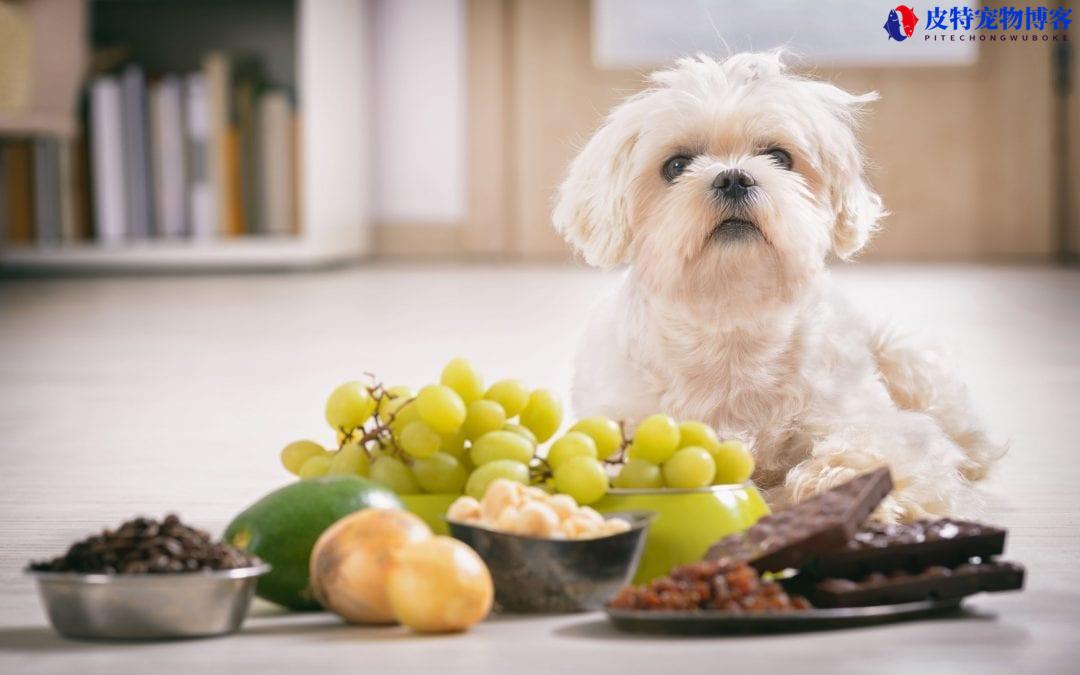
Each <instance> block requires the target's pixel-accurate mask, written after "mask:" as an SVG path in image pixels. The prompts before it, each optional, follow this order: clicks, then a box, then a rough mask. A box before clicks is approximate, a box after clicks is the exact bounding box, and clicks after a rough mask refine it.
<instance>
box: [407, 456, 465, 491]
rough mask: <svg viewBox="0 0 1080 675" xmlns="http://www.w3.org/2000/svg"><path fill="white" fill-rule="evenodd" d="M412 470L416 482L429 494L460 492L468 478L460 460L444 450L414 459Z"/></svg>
mask: <svg viewBox="0 0 1080 675" xmlns="http://www.w3.org/2000/svg"><path fill="white" fill-rule="evenodd" d="M412 470H413V474H414V475H415V476H416V482H417V483H419V484H420V487H421V488H423V490H424V492H429V493H431V494H460V493H461V491H462V489H464V487H465V481H466V480H468V478H469V474H468V473H466V472H465V468H464V467H463V466H461V462H459V461H458V460H457V458H455V457H453V456H452V455H448V454H446V453H445V452H436V453H435V454H434V455H432V456H431V457H425V458H424V459H418V460H416V461H415V462H413V467H412Z"/></svg>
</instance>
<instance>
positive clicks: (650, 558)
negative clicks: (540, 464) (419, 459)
mask: <svg viewBox="0 0 1080 675" xmlns="http://www.w3.org/2000/svg"><path fill="white" fill-rule="evenodd" d="M406 504H408V502H407V501H406ZM592 506H593V508H595V509H596V510H597V511H599V512H600V513H612V512H615V511H652V512H653V513H655V514H656V518H655V520H653V522H652V525H651V526H650V527H649V533H648V537H647V538H646V540H645V553H644V555H642V557H641V564H640V565H639V566H638V569H637V573H636V574H635V575H634V583H635V584H640V583H644V582H646V581H649V580H650V579H655V578H656V577H659V576H663V575H665V574H667V573H668V572H669V571H671V568H673V567H676V566H678V565H685V564H686V563H690V562H695V561H697V560H701V558H702V556H704V555H705V552H706V551H707V550H709V547H710V546H712V545H713V544H714V543H716V541H717V540H718V539H720V538H721V537H725V536H727V535H729V534H732V533H733V532H740V531H742V530H745V529H746V528H748V527H750V526H751V525H753V524H754V523H755V522H757V520H758V518H761V517H762V516H764V515H765V514H767V513H769V507H768V506H766V504H765V500H764V499H762V497H761V493H759V492H758V490H757V488H756V487H754V485H753V484H752V483H749V482H746V483H743V484H741V485H714V486H712V487H708V488H700V489H696V490H673V489H658V490H617V489H616V490H611V491H610V492H608V494H607V496H605V497H604V498H603V499H601V500H600V501H599V502H597V503H596V504H593V505H592Z"/></svg>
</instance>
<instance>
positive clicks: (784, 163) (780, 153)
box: [765, 148, 791, 169]
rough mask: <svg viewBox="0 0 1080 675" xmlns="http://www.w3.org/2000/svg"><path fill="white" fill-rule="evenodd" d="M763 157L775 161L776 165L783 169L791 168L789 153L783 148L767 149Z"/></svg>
mask: <svg viewBox="0 0 1080 675" xmlns="http://www.w3.org/2000/svg"><path fill="white" fill-rule="evenodd" d="M765 155H766V156H767V157H769V158H771V159H774V160H776V163H777V164H779V165H780V167H781V168H783V169H790V168H791V153H790V152H788V151H787V150H785V149H783V148H769V149H768V150H766V151H765Z"/></svg>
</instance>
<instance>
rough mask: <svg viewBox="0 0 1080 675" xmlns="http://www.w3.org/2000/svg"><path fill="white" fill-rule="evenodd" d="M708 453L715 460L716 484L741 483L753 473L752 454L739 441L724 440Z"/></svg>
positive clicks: (714, 479)
mask: <svg viewBox="0 0 1080 675" xmlns="http://www.w3.org/2000/svg"><path fill="white" fill-rule="evenodd" d="M710 454H711V455H712V457H713V460H714V461H715V462H716V477H715V478H713V481H714V482H715V483H716V484H717V485H721V484H729V483H742V482H744V481H748V480H750V476H751V475H753V473H754V456H753V455H751V454H750V451H749V450H747V449H746V446H745V445H743V444H742V443H741V442H740V441H735V440H732V441H724V442H723V443H721V444H720V446H719V447H718V448H717V449H716V450H715V451H712V452H711V453H710Z"/></svg>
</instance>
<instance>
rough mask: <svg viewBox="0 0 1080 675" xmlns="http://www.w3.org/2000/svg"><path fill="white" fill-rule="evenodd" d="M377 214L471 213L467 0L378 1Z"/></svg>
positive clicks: (384, 219) (450, 219)
mask: <svg viewBox="0 0 1080 675" xmlns="http://www.w3.org/2000/svg"><path fill="white" fill-rule="evenodd" d="M374 8H375V19H374V28H375V38H374V43H375V44H374V80H373V82H374V88H373V97H374V100H373V111H374V127H373V139H372V140H373V154H374V156H373V162H372V164H371V171H372V184H373V186H374V197H373V204H372V206H373V213H372V215H373V218H374V220H375V222H378V223H423V224H431V223H447V224H453V223H460V222H461V221H462V220H463V219H464V217H465V212H466V189H467V183H466V181H467V180H468V177H467V172H466V156H465V152H466V119H465V114H466V104H467V103H466V97H467V91H466V74H467V64H466V52H465V45H466V39H467V36H466V34H465V31H466V27H465V11H466V9H465V0H376V1H375V3H374Z"/></svg>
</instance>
